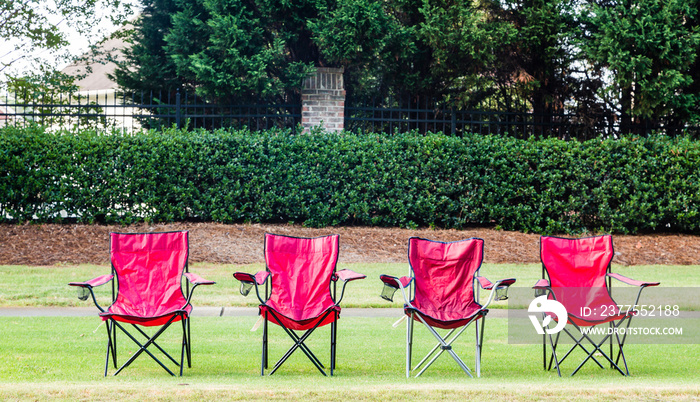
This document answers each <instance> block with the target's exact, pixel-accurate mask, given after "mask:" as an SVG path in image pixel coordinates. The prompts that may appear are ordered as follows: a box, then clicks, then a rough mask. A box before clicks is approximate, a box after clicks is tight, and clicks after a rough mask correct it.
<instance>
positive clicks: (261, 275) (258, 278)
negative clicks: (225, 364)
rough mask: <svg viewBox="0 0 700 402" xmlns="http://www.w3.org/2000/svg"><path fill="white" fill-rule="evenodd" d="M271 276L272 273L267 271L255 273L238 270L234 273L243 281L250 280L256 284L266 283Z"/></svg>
mask: <svg viewBox="0 0 700 402" xmlns="http://www.w3.org/2000/svg"><path fill="white" fill-rule="evenodd" d="M269 276H270V273H269V272H267V271H260V272H258V273H256V274H255V275H253V274H249V273H246V272H236V273H235V274H233V277H234V278H236V279H238V280H239V281H241V282H249V283H254V284H256V285H262V284H264V283H265V281H266V280H267V278H268V277H269Z"/></svg>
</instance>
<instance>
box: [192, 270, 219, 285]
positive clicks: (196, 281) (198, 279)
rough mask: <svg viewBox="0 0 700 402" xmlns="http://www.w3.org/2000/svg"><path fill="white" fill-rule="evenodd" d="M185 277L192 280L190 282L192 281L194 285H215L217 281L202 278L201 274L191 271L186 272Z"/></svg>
mask: <svg viewBox="0 0 700 402" xmlns="http://www.w3.org/2000/svg"><path fill="white" fill-rule="evenodd" d="M185 277H186V278H187V280H189V281H190V283H192V284H194V285H213V284H215V283H216V282H214V281H209V280H206V279H204V278H202V277H201V276H199V275H197V274H193V273H191V272H186V273H185Z"/></svg>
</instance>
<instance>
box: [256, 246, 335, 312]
mask: <svg viewBox="0 0 700 402" xmlns="http://www.w3.org/2000/svg"><path fill="white" fill-rule="evenodd" d="M338 251H339V236H338V235H330V236H323V237H316V238H300V237H290V236H283V235H275V234H271V233H266V234H265V263H266V264H267V270H268V271H269V272H270V279H271V281H272V282H271V283H272V288H271V294H270V299H269V301H268V304H269V305H271V306H273V307H274V308H275V309H277V310H278V311H280V312H281V313H283V314H285V315H287V316H288V317H290V318H298V319H302V318H304V317H308V316H309V315H312V316H313V315H314V314H316V312H317V311H324V310H326V309H328V308H330V307H331V306H333V305H334V304H335V303H334V301H333V299H332V297H331V289H330V286H331V277H332V276H333V273H334V272H335V267H336V264H337V262H338Z"/></svg>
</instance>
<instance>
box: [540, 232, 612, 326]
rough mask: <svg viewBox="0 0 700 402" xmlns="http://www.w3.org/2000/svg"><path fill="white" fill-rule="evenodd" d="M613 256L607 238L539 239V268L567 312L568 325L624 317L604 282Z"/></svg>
mask: <svg viewBox="0 0 700 402" xmlns="http://www.w3.org/2000/svg"><path fill="white" fill-rule="evenodd" d="M613 255H614V250H613V243H612V236H610V235H604V236H595V237H585V238H581V239H563V238H558V237H547V236H543V237H542V238H541V241H540V256H541V259H542V264H543V265H544V267H545V269H546V271H547V274H548V276H549V282H550V286H551V287H552V292H553V293H554V296H555V297H556V300H557V301H559V302H560V303H561V304H563V305H564V307H565V308H566V311H567V313H568V316H569V322H573V323H575V324H576V325H579V326H581V325H583V326H591V325H598V324H602V323H605V322H609V321H614V320H617V319H620V318H622V317H624V316H625V313H624V312H620V310H619V309H618V307H617V303H615V301H614V300H613V298H612V297H611V296H610V292H609V289H608V286H607V283H606V280H605V279H606V273H607V272H608V269H609V267H610V262H611V261H612V258H613ZM550 297H551V296H550ZM584 307H585V308H588V310H584V309H583V308H584ZM584 311H585V312H584Z"/></svg>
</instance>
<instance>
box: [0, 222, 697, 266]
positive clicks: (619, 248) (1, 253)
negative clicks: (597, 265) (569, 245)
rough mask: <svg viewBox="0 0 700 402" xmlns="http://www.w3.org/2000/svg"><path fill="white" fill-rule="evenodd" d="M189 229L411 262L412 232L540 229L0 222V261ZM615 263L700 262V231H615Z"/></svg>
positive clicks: (233, 242) (244, 249) (74, 255)
mask: <svg viewBox="0 0 700 402" xmlns="http://www.w3.org/2000/svg"><path fill="white" fill-rule="evenodd" d="M174 230H189V232H190V262H209V263H225V264H250V263H255V262H263V234H264V233H265V232H271V233H278V234H284V235H290V236H299V237H315V236H322V235H326V234H331V233H337V234H340V248H341V250H340V257H339V260H340V262H348V263H349V262H405V261H406V258H407V257H406V245H407V242H408V238H409V237H411V236H420V237H424V238H428V239H435V240H441V241H453V240H459V239H465V238H469V237H480V238H482V239H484V240H485V251H484V261H485V262H490V263H538V262H539V235H536V234H525V233H519V232H507V231H500V230H494V229H488V228H475V229H468V230H431V229H419V230H410V229H394V228H369V227H335V228H323V229H314V228H306V227H303V226H299V225H264V224H240V225H224V224H218V223H173V224H155V225H147V224H141V225H132V226H128V227H124V226H106V225H78V224H73V225H59V224H43V225H34V224H25V225H9V224H0V265H54V264H81V263H90V264H108V263H109V250H108V245H109V235H108V234H109V232H162V231H174ZM614 245H615V257H614V259H613V262H614V263H618V264H623V265H648V264H665V265H689V264H700V236H693V235H674V234H657V235H646V236H621V235H620V236H614Z"/></svg>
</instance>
